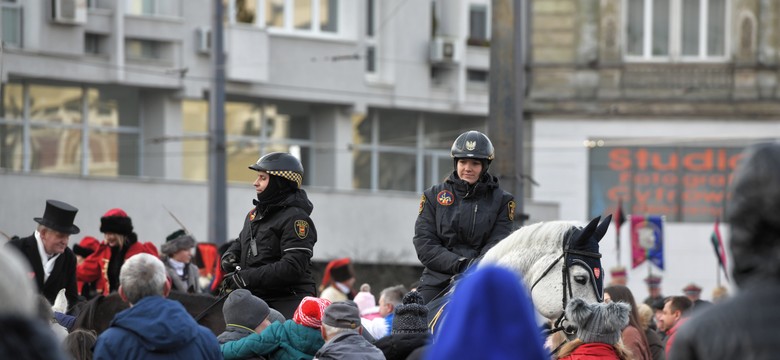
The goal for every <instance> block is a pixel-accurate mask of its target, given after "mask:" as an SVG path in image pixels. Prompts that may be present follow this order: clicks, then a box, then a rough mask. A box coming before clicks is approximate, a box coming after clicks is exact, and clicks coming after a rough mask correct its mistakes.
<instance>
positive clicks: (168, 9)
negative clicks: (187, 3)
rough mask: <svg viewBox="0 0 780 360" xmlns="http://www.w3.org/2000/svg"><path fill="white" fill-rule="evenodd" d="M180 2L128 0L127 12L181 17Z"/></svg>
mask: <svg viewBox="0 0 780 360" xmlns="http://www.w3.org/2000/svg"><path fill="white" fill-rule="evenodd" d="M179 3H180V2H179V1H170V0H127V8H126V12H127V14H129V15H140V16H169V17H179V16H181V14H180V13H181V10H180V9H179ZM209 4H211V2H209Z"/></svg>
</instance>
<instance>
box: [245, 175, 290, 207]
mask: <svg viewBox="0 0 780 360" xmlns="http://www.w3.org/2000/svg"><path fill="white" fill-rule="evenodd" d="M297 188H298V184H296V183H294V182H292V181H290V180H287V179H285V178H282V177H279V176H276V175H271V177H270V178H269V179H268V186H266V187H265V190H263V192H261V193H259V194H257V200H255V201H254V203H255V205H256V206H257V213H258V214H261V215H265V213H266V211H268V207H269V206H271V205H276V204H278V203H279V202H281V201H282V200H283V199H285V198H286V197H287V195H288V194H290V193H291V192H293V191H295V190H296V189H297Z"/></svg>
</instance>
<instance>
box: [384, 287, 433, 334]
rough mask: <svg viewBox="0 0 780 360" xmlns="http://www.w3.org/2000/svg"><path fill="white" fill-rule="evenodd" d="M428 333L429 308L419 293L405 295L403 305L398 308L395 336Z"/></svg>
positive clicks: (394, 327) (412, 292)
mask: <svg viewBox="0 0 780 360" xmlns="http://www.w3.org/2000/svg"><path fill="white" fill-rule="evenodd" d="M427 332H428V308H427V307H425V305H423V298H422V296H420V293H418V292H417V291H410V292H408V293H407V294H406V295H404V299H403V304H401V305H398V306H396V308H395V317H393V329H392V333H393V334H423V333H427Z"/></svg>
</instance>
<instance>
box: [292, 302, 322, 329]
mask: <svg viewBox="0 0 780 360" xmlns="http://www.w3.org/2000/svg"><path fill="white" fill-rule="evenodd" d="M328 305H330V300H328V299H320V298H316V297H312V296H307V297H305V298H303V300H301V303H300V305H298V308H297V309H295V313H294V314H293V321H295V323H296V324H298V325H303V326H306V327H310V328H314V329H319V328H320V325H322V314H324V313H325V308H327V307H328Z"/></svg>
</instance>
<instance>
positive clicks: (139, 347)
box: [94, 296, 222, 360]
mask: <svg viewBox="0 0 780 360" xmlns="http://www.w3.org/2000/svg"><path fill="white" fill-rule="evenodd" d="M94 358H95V359H96V360H100V359H108V360H119V359H186V360H192V359H222V353H221V352H220V351H219V343H218V342H217V337H216V336H214V334H213V333H212V332H211V330H209V329H207V328H205V327H203V326H200V325H198V323H196V322H195V320H194V319H193V318H192V316H190V314H188V313H187V310H185V309H184V306H182V305H181V304H180V303H178V302H176V301H173V300H167V299H165V298H163V297H161V296H148V297H145V298H143V299H141V300H140V301H139V302H138V303H137V304H134V305H133V306H132V307H130V308H129V309H127V310H123V311H121V312H119V313H118V314H116V316H114V320H112V321H111V324H110V325H109V328H108V329H107V330H106V331H105V332H103V333H102V334H100V336H99V337H98V340H97V344H95V353H94Z"/></svg>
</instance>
